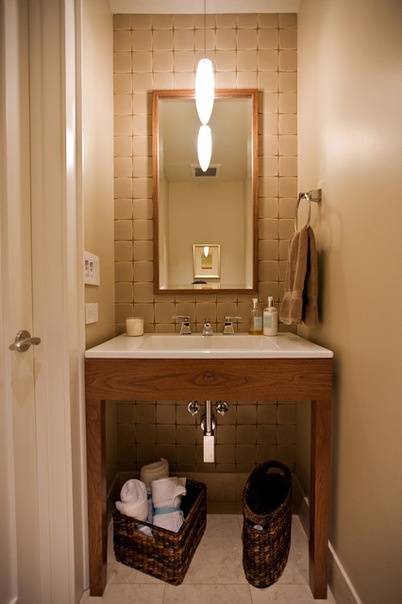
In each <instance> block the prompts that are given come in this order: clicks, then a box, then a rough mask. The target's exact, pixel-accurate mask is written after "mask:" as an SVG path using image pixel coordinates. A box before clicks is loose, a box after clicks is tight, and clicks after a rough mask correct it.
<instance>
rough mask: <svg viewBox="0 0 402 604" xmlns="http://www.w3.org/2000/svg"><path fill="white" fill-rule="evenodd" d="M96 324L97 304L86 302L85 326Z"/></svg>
mask: <svg viewBox="0 0 402 604" xmlns="http://www.w3.org/2000/svg"><path fill="white" fill-rule="evenodd" d="M97 322H98V304H97V302H87V303H86V304H85V325H88V324H89V323H97Z"/></svg>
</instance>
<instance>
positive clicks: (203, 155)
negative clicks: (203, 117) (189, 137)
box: [197, 124, 212, 172]
mask: <svg viewBox="0 0 402 604" xmlns="http://www.w3.org/2000/svg"><path fill="white" fill-rule="evenodd" d="M197 153H198V161H199V163H200V167H201V170H202V171H203V172H206V171H207V170H208V167H209V164H210V162H211V156H212V134H211V128H210V127H209V126H208V125H207V124H202V125H201V126H200V129H199V132H198V141H197Z"/></svg>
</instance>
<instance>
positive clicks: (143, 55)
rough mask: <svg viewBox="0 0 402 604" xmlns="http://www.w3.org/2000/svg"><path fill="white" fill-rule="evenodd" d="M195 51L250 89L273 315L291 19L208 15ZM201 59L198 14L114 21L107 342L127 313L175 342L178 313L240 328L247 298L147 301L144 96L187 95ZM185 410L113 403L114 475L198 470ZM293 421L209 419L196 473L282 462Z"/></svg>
mask: <svg viewBox="0 0 402 604" xmlns="http://www.w3.org/2000/svg"><path fill="white" fill-rule="evenodd" d="M206 40H207V56H208V57H209V58H211V59H212V61H213V64H214V70H215V78H216V87H217V88H257V89H258V90H259V298H260V301H261V303H262V304H263V303H265V301H266V299H267V296H268V295H272V296H273V297H274V300H275V301H276V303H277V304H278V303H279V300H280V296H281V295H282V292H283V281H284V277H285V270H286V258H287V247H288V240H289V237H290V235H291V233H292V230H293V216H294V208H295V200H296V196H297V184H296V176H297V175H296V164H297V157H296V150H297V129H296V124H297V119H296V117H297V116H296V107H297V103H296V95H297V90H296V81H297V71H296V66H297V61H296V56H297V48H296V43H297V17H296V15H294V14H242V15H235V14H232V15H230V14H229V15H228V14H225V15H208V16H207V36H206ZM203 48H204V17H203V16H202V15H115V16H114V93H115V96H114V112H115V200H114V203H115V281H116V333H121V332H123V331H124V330H125V325H124V322H125V317H127V316H130V315H133V314H134V315H140V316H143V317H144V320H145V330H146V331H159V332H167V331H174V330H175V326H174V324H173V322H172V316H173V315H179V314H186V315H187V314H188V315H190V317H191V319H192V321H191V323H192V327H193V330H194V331H200V328H201V325H202V323H203V321H204V318H205V317H206V316H207V317H209V319H210V321H211V322H212V323H213V326H214V330H217V331H221V330H222V326H223V320H224V317H225V315H238V316H241V317H243V321H242V322H241V323H240V327H239V329H240V330H241V331H246V330H247V323H248V316H249V310H250V307H251V297H252V296H251V295H236V294H225V293H213V294H206V295H205V294H202V295H197V294H196V293H194V294H191V295H183V294H182V295H168V294H162V295H154V293H153V241H152V237H153V222H152V217H153V208H152V127H151V96H152V95H151V93H152V90H154V89H185V88H186V89H187V88H193V87H194V80H195V69H196V65H197V62H198V59H199V58H201V56H202V55H203V54H204V53H203ZM176 329H177V328H176ZM186 407H187V404H184V403H183V402H182V403H179V402H177V403H175V402H170V403H166V404H162V405H161V404H158V406H156V405H152V404H149V403H147V404H142V403H141V402H137V403H136V404H134V403H133V404H132V405H130V404H127V403H124V404H123V403H120V404H119V408H118V417H119V423H118V431H119V437H118V449H119V464H120V465H121V467H123V466H124V469H130V468H131V464H132V463H133V462H132V460H133V459H137V460H138V464H140V463H147V462H149V461H153V460H154V459H155V456H156V458H157V457H158V456H159V455H166V456H167V457H168V459H169V461H170V462H171V464H173V465H174V467H175V469H177V470H180V469H182V467H183V471H184V466H185V467H186V468H187V466H188V468H189V469H194V468H195V467H198V464H200V463H201V462H202V459H201V457H202V447H201V446H200V447H196V448H195V447H194V443H200V442H201V436H202V432H201V430H200V428H199V420H198V428H196V424H195V421H196V420H194V419H192V418H191V416H190V415H189V414H188V413H187V410H186ZM262 417H263V422H262V424H261V426H264V428H266V430H264V429H263V428H261V427H260V420H261V418H262ZM294 417H295V407H294V405H292V404H284V405H283V404H277V403H276V402H272V401H271V403H270V404H257V402H253V403H252V404H246V403H240V402H239V403H234V404H233V406H231V412H230V413H228V414H227V415H226V416H225V417H224V418H221V417H220V416H219V420H218V424H219V426H218V428H217V455H216V464H212V465H213V468H211V467H210V466H209V465H208V464H205V468H204V470H206V471H208V470H210V469H216V468H218V469H219V470H220V471H222V472H226V471H233V470H236V471H248V470H249V469H250V467H253V464H255V462H256V461H259V460H262V459H267V456H269V457H271V456H273V457H278V458H280V459H282V460H283V461H285V462H286V461H287V462H289V463H291V462H292V459H293V457H294V454H293V450H294V443H295V421H294ZM123 418H124V419H123ZM144 418H147V419H144ZM257 420H258V421H257ZM268 420H269V421H268ZM137 425H138V426H141V427H140V428H137V427H136V426H137ZM200 456H201V457H200ZM292 456H293V457H292ZM190 460H191V462H190ZM178 466H180V467H178ZM190 466H191V468H190ZM207 466H208V467H207Z"/></svg>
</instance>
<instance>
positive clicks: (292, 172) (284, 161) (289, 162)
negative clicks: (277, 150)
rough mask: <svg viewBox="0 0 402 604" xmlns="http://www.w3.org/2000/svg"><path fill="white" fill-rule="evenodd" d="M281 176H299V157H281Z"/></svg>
mask: <svg viewBox="0 0 402 604" xmlns="http://www.w3.org/2000/svg"><path fill="white" fill-rule="evenodd" d="M279 176H297V157H280V158H279Z"/></svg>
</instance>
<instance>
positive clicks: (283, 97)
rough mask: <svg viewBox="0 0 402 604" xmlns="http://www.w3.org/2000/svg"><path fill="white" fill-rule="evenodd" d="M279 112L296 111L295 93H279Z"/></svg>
mask: <svg viewBox="0 0 402 604" xmlns="http://www.w3.org/2000/svg"><path fill="white" fill-rule="evenodd" d="M279 113H297V94H295V93H292V92H284V93H283V94H282V93H279Z"/></svg>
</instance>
